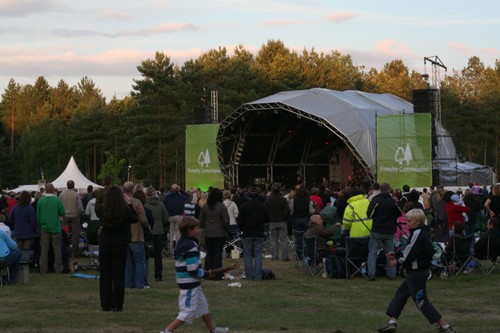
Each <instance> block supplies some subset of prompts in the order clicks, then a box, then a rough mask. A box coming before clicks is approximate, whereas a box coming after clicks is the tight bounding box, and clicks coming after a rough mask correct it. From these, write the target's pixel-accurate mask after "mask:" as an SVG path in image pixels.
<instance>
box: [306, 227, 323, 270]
mask: <svg viewBox="0 0 500 333" xmlns="http://www.w3.org/2000/svg"><path fill="white" fill-rule="evenodd" d="M304 267H305V269H306V272H308V273H309V274H311V275H312V276H320V275H321V273H323V272H324V270H325V265H324V264H323V259H322V258H321V257H320V256H319V254H318V249H317V248H316V236H311V237H307V236H304Z"/></svg>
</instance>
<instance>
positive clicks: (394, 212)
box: [367, 183, 401, 281]
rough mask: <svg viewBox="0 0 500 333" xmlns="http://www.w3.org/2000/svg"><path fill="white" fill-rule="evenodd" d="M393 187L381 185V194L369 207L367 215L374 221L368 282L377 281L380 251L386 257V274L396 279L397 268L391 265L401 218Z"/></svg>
mask: <svg viewBox="0 0 500 333" xmlns="http://www.w3.org/2000/svg"><path fill="white" fill-rule="evenodd" d="M390 191H391V186H390V185H389V184H387V183H383V184H382V185H380V193H379V194H378V195H377V196H375V197H374V198H373V199H372V201H370V205H369V206H368V211H367V215H368V217H369V218H371V219H372V221H373V222H372V229H371V233H370V241H369V242H368V280H369V281H374V280H375V273H376V270H377V254H378V251H379V250H380V249H382V250H384V252H385V256H386V261H387V265H386V274H387V277H388V278H389V279H394V278H396V274H397V269H396V266H392V265H391V261H390V259H392V258H393V257H394V234H395V233H396V228H397V219H398V217H400V216H401V211H400V210H399V207H398V204H397V203H396V200H394V198H393V197H392V196H391V193H390Z"/></svg>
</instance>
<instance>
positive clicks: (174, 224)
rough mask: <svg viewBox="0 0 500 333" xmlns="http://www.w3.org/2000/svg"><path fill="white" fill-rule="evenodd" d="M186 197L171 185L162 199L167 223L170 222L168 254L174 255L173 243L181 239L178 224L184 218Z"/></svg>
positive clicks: (175, 185) (178, 187)
mask: <svg viewBox="0 0 500 333" xmlns="http://www.w3.org/2000/svg"><path fill="white" fill-rule="evenodd" d="M187 198H188V195H187V194H186V193H184V192H183V191H182V190H181V187H180V186H179V185H177V184H173V185H172V186H171V188H170V192H169V193H168V194H167V195H166V196H165V198H164V199H163V204H164V205H165V208H167V212H168V216H169V218H168V221H169V222H170V236H169V242H168V249H169V251H170V253H174V245H175V244H174V243H175V241H178V240H179V239H180V238H181V233H180V232H179V223H181V221H182V218H183V217H184V216H183V215H184V202H186V200H187Z"/></svg>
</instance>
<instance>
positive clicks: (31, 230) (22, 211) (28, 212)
mask: <svg viewBox="0 0 500 333" xmlns="http://www.w3.org/2000/svg"><path fill="white" fill-rule="evenodd" d="M9 221H10V223H11V225H12V226H13V227H14V235H15V236H16V243H17V246H18V247H19V248H20V249H21V250H30V249H31V248H32V246H33V242H34V240H35V238H36V213H35V209H34V208H33V207H31V196H30V194H29V193H28V192H26V191H22V192H21V195H20V196H19V204H18V205H17V206H15V207H14V208H13V209H12V211H11V212H10V217H9Z"/></svg>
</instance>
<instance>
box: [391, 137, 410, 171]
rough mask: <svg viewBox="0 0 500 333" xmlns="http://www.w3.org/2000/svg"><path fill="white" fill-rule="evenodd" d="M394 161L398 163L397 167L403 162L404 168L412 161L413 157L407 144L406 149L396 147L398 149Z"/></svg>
mask: <svg viewBox="0 0 500 333" xmlns="http://www.w3.org/2000/svg"><path fill="white" fill-rule="evenodd" d="M394 160H395V161H396V162H398V163H399V165H403V162H406V166H408V165H410V161H413V156H412V153H411V149H410V144H409V143H407V144H406V148H403V147H398V149H396V154H395V155H394Z"/></svg>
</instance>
